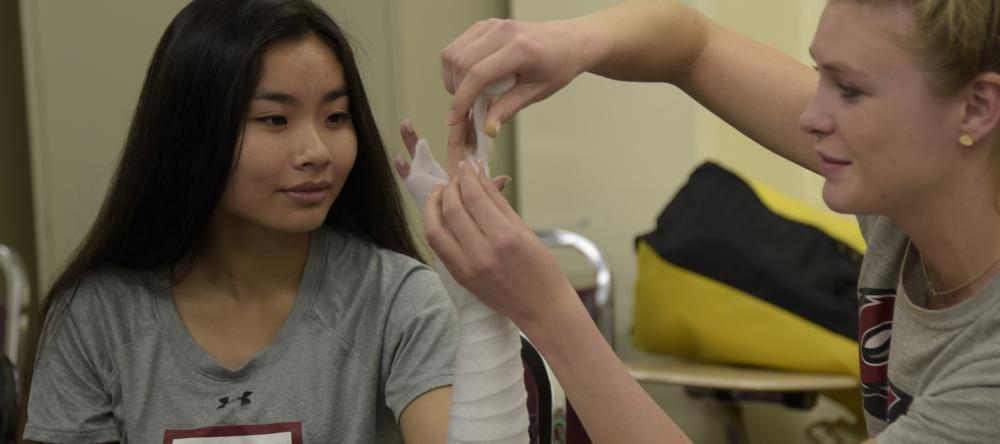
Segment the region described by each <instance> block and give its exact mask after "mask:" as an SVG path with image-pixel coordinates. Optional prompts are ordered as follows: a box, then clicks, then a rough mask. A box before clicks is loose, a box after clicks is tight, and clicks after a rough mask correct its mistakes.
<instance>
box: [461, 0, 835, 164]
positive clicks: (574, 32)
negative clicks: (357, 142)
mask: <svg viewBox="0 0 1000 444" xmlns="http://www.w3.org/2000/svg"><path fill="white" fill-rule="evenodd" d="M585 71H590V72H593V73H595V74H599V75H602V76H605V77H609V78H612V79H618V80H626V81H642V82H668V83H673V84H675V85H676V86H678V87H680V88H681V89H682V90H684V91H685V92H686V93H687V94H689V95H690V96H691V97H693V98H694V99H696V100H698V101H699V102H700V103H701V104H702V105H704V106H705V107H707V108H708V109H709V110H711V111H712V112H714V113H715V114H717V115H719V116H720V117H721V118H722V119H724V120H726V121H727V122H728V123H729V124H731V125H733V126H734V127H735V128H736V129H738V130H740V131H741V132H743V133H744V134H746V135H748V136H749V137H751V138H753V139H754V140H755V141H757V142H758V143H760V144H761V145H764V146H765V147H767V148H769V149H771V150H772V151H774V152H775V153H777V154H779V155H781V156H783V157H785V158H787V159H789V160H791V161H793V162H795V163H798V164H799V165H802V166H804V167H806V168H808V169H810V170H813V171H817V170H818V167H819V159H818V157H817V156H816V154H815V153H814V152H813V149H812V146H813V137H812V136H810V135H809V134H807V133H806V132H804V131H802V130H801V129H799V126H798V118H799V115H800V114H801V112H802V110H804V109H805V107H806V105H807V103H808V101H809V99H810V97H811V96H812V94H813V92H815V90H816V86H817V84H818V81H819V76H818V75H817V74H816V72H815V71H814V70H812V69H810V68H809V67H807V66H805V65H803V64H802V63H799V62H798V61H796V60H795V59H793V58H791V57H789V56H787V55H785V54H783V53H781V52H780V51H778V50H776V49H774V48H771V47H768V46H766V45H764V44H762V43H760V42H757V41H754V40H753V39H750V38H748V37H746V36H743V35H740V34H739V33H736V32H734V31H732V30H730V29H727V28H725V27H723V26H721V25H719V24H717V23H715V22H714V21H712V20H711V19H709V18H707V17H705V16H704V15H703V14H701V13H700V12H698V11H697V10H695V9H693V8H691V7H689V6H686V5H684V4H683V3H680V2H677V1H664V0H634V1H629V2H625V3H622V4H618V5H615V6H612V7H610V8H608V9H605V10H602V11H598V12H595V13H593V14H590V15H587V16H582V17H577V18H573V19H568V20H556V21H549V22H543V23H526V22H516V21H510V20H488V21H483V22H479V23H477V24H475V25H473V26H472V27H470V28H469V29H468V30H467V31H466V32H465V33H463V34H462V35H461V36H459V37H458V38H457V39H456V40H455V41H454V42H452V43H451V44H450V45H449V46H448V47H447V48H445V49H444V51H443V52H442V70H441V76H442V80H443V81H444V84H445V87H446V88H447V89H448V91H449V92H451V93H453V94H454V99H453V101H452V106H451V109H450V111H449V117H448V119H447V120H448V121H449V122H451V123H454V122H456V121H457V120H458V116H463V115H465V113H466V112H467V110H468V109H469V107H470V106H471V104H472V102H473V100H474V99H475V97H476V96H477V95H478V94H479V93H480V92H481V91H482V89H483V88H484V87H485V86H486V85H489V84H491V83H492V82H495V81H496V80H498V79H500V78H502V77H504V76H507V75H510V74H515V75H516V76H517V78H518V81H517V85H516V86H515V87H514V89H512V90H511V91H510V92H509V93H507V94H505V95H504V96H503V97H501V98H500V99H499V100H498V101H497V102H495V103H494V104H493V106H492V107H491V108H490V112H489V116H488V117H487V122H486V128H487V131H489V132H490V133H491V134H495V132H496V131H497V130H498V128H499V123H500V122H506V121H507V120H509V119H510V118H511V117H513V115H514V114H515V113H517V112H518V111H520V110H521V109H522V108H524V107H526V106H528V105H530V104H531V103H534V102H537V101H539V100H542V99H544V98H546V97H548V96H549V95H551V94H553V93H555V92H556V91H558V90H559V89H561V88H562V87H563V86H565V85H566V84H568V83H569V82H570V81H571V80H572V79H573V78H575V77H576V76H577V75H579V74H580V73H582V72H585ZM454 132H455V131H453V133H454Z"/></svg>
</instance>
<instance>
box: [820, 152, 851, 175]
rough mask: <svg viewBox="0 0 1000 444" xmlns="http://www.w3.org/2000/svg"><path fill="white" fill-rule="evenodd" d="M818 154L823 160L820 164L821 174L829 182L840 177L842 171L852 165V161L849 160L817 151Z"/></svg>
mask: <svg viewBox="0 0 1000 444" xmlns="http://www.w3.org/2000/svg"><path fill="white" fill-rule="evenodd" d="M817 154H819V158H820V160H822V162H820V164H819V172H820V174H822V175H823V177H825V178H826V179H827V180H834V178H836V177H838V176H839V175H840V172H841V171H842V170H844V169H846V168H847V167H848V166H849V165H850V164H851V161H849V160H844V159H838V158H836V157H831V156H828V155H826V154H823V153H821V152H819V151H817Z"/></svg>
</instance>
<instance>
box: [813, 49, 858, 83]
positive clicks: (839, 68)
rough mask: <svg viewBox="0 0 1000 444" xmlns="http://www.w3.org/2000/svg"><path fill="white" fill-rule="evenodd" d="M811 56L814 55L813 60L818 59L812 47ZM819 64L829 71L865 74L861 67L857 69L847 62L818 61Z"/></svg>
mask: <svg viewBox="0 0 1000 444" xmlns="http://www.w3.org/2000/svg"><path fill="white" fill-rule="evenodd" d="M809 56H810V57H812V59H813V60H816V55H815V54H813V49H812V47H810V48H809ZM817 64H818V65H819V67H820V68H822V69H825V70H827V71H833V72H834V73H837V74H840V73H846V74H854V75H857V76H865V73H864V71H862V70H860V69H857V68H854V67H852V66H851V65H850V64H847V63H838V62H833V63H819V62H818V61H817Z"/></svg>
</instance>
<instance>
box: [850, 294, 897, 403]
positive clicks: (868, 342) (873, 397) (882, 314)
mask: <svg viewBox="0 0 1000 444" xmlns="http://www.w3.org/2000/svg"><path fill="white" fill-rule="evenodd" d="M860 293H861V307H860V309H859V313H858V347H859V348H860V359H861V395H862V396H863V397H864V408H865V411H866V412H868V414H869V415H871V416H874V417H876V418H879V419H882V420H886V419H888V418H887V417H888V406H889V344H890V339H892V309H893V306H894V305H895V303H896V289H875V288H862V289H861V290H860Z"/></svg>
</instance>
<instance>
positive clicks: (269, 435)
mask: <svg viewBox="0 0 1000 444" xmlns="http://www.w3.org/2000/svg"><path fill="white" fill-rule="evenodd" d="M163 444H302V423H301V422H282V423H276V424H252V425H250V424H248V425H227V426H213V427H203V428H200V429H189V430H166V431H164V432H163Z"/></svg>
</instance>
